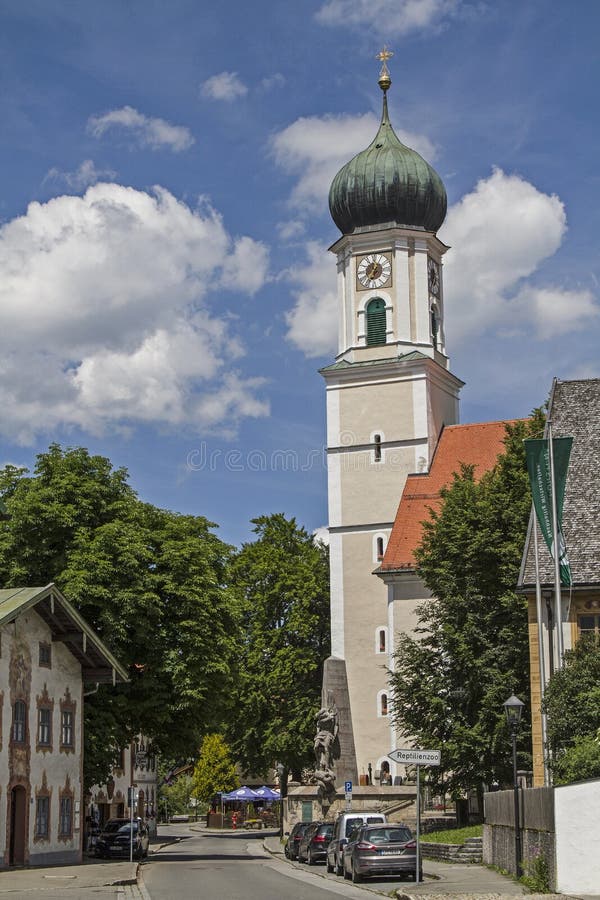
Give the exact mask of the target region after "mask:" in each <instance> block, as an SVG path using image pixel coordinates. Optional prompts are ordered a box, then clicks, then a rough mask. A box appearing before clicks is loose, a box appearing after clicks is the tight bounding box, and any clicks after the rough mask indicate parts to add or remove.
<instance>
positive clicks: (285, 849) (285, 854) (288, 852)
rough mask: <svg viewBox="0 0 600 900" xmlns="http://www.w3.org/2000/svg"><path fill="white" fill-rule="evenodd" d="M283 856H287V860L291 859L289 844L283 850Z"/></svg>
mask: <svg viewBox="0 0 600 900" xmlns="http://www.w3.org/2000/svg"><path fill="white" fill-rule="evenodd" d="M283 855H284V856H285V858H286V859H289V858H290V851H289V849H288V846H287V844H286V845H285V847H284V848H283Z"/></svg>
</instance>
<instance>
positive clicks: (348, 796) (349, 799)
mask: <svg viewBox="0 0 600 900" xmlns="http://www.w3.org/2000/svg"><path fill="white" fill-rule="evenodd" d="M344 793H345V795H346V810H347V811H348V812H350V810H351V809H352V782H351V781H345V782H344Z"/></svg>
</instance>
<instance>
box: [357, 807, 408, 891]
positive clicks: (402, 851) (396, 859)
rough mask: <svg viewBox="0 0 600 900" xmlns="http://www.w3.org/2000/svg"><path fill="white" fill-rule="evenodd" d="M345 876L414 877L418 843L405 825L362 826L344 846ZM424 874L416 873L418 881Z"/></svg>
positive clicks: (359, 878) (361, 877) (359, 879)
mask: <svg viewBox="0 0 600 900" xmlns="http://www.w3.org/2000/svg"><path fill="white" fill-rule="evenodd" d="M343 866H344V878H351V879H352V881H354V882H358V881H362V879H363V878H364V877H370V876H372V875H410V876H412V878H414V879H415V880H416V873H417V844H416V842H415V840H414V838H413V835H412V831H411V830H410V828H408V826H407V825H396V824H395V823H393V822H388V823H386V824H384V825H361V826H360V827H358V828H355V830H354V831H353V832H352V834H351V835H350V838H349V840H348V843H347V844H346V845H345V847H344V849H343ZM422 878H423V873H422V872H419V880H420V881H421V880H422Z"/></svg>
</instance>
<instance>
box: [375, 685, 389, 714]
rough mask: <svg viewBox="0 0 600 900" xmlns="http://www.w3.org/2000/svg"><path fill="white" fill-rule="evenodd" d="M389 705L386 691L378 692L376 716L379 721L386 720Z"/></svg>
mask: <svg viewBox="0 0 600 900" xmlns="http://www.w3.org/2000/svg"><path fill="white" fill-rule="evenodd" d="M389 711H390V705H389V700H388V692H387V691H379V693H378V694H377V716H378V717H379V718H380V719H383V718H386V717H387V716H388V715H389Z"/></svg>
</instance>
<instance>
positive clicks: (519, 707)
mask: <svg viewBox="0 0 600 900" xmlns="http://www.w3.org/2000/svg"><path fill="white" fill-rule="evenodd" d="M503 706H504V711H505V713H506V721H507V723H508V727H509V730H510V736H511V740H512V758H513V794H514V800H515V867H516V874H517V878H520V877H521V875H522V869H521V829H520V815H519V782H518V780H517V732H518V730H519V723H520V721H521V715H522V713H523V707H524V706H525V704H524V703H523V702H522V701H521V700H519V698H518V697H515V695H514V694H513V695H512V697H509V698H508V700H506V702H505V703H504V704H503Z"/></svg>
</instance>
